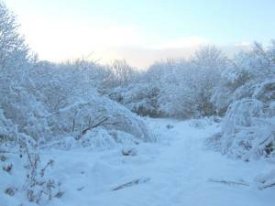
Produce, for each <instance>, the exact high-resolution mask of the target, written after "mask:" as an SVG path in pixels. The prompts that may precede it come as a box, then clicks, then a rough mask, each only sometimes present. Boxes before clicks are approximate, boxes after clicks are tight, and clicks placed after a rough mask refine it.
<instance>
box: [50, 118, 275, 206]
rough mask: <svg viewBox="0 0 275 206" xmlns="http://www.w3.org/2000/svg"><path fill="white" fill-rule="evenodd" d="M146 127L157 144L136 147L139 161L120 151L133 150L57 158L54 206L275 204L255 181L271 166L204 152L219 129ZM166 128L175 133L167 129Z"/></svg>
mask: <svg viewBox="0 0 275 206" xmlns="http://www.w3.org/2000/svg"><path fill="white" fill-rule="evenodd" d="M146 121H147V122H148V124H149V127H150V128H151V130H152V131H153V132H154V133H155V135H156V137H157V138H158V142H157V143H143V144H140V145H136V146H134V149H135V150H136V152H137V155H136V156H123V155H122V154H121V150H122V149H132V148H133V146H123V148H115V149H113V150H111V151H102V152H89V151H67V152H60V151H59V152H55V155H54V159H55V160H56V162H57V163H58V164H56V167H57V171H55V173H56V172H57V173H58V174H59V176H60V177H61V179H62V181H63V182H64V184H63V186H64V187H65V195H64V197H62V198H61V199H60V200H56V201H55V202H54V205H66V206H69V205H73V206H75V205H80V206H86V205H87V206H88V205H97V206H101V205H102V206H108V205H112V206H124V205H125V206H126V205H127V206H147V205H148V206H162V205H163V206H177V205H180V206H183V205H184V206H188V205H192V206H196V205H197V206H205V205H206V206H208V205H209V206H216V205H217V206H227V205H230V206H233V205H234V206H238V205H240V206H244V205H249V206H253V205H255V206H272V205H273V204H274V202H275V195H274V194H275V191H274V189H267V190H264V191H260V190H259V189H258V188H257V187H256V185H255V183H254V178H255V176H256V175H257V174H259V173H261V172H262V169H263V168H267V167H269V165H266V164H263V163H262V162H251V163H245V162H242V161H238V160H231V159H228V158H226V157H224V156H222V155H220V154H219V153H215V152H213V151H209V150H206V149H205V148H204V146H203V141H204V139H205V138H207V137H208V136H210V135H211V134H213V133H215V132H216V131H217V129H218V125H217V124H214V123H211V122H210V121H206V120H201V121H199V120H193V121H185V122H180V121H173V120H152V119H147V120H146ZM168 124H170V125H173V128H170V129H168V128H167V125H168ZM194 125H197V126H198V127H195V126H194ZM127 147H128V148H127ZM47 156H48V155H47ZM238 183H241V184H238ZM116 188H118V189H116Z"/></svg>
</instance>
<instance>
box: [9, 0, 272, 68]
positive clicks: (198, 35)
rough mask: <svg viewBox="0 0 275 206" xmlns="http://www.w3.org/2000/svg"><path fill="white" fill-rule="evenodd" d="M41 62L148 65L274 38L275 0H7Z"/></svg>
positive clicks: (264, 41) (21, 30)
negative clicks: (204, 49)
mask: <svg viewBox="0 0 275 206" xmlns="http://www.w3.org/2000/svg"><path fill="white" fill-rule="evenodd" d="M4 2H5V3H6V4H7V6H8V7H9V8H10V9H11V10H12V11H13V12H14V13H15V14H16V15H17V20H18V22H19V23H20V24H21V29H20V32H21V33H22V34H24V36H25V38H26V40H27V42H28V44H29V45H30V47H31V48H32V49H33V50H34V51H35V52H37V53H38V55H39V58H40V59H42V60H50V61H65V60H68V59H74V58H82V57H83V58H92V59H95V60H98V61H99V62H101V63H109V62H111V60H113V59H116V58H118V59H123V58H124V59H126V61H128V62H129V63H130V64H131V65H133V66H136V67H147V66H148V65H149V64H151V63H153V62H154V61H156V60H158V59H165V58H172V57H174V58H177V57H181V56H183V57H186V56H189V55H190V54H192V52H193V51H194V49H195V48H198V47H199V46H201V45H206V44H216V45H218V46H225V47H228V46H232V47H234V46H238V45H246V44H248V43H250V42H252V41H254V40H257V41H259V42H263V43H266V42H268V41H269V40H271V39H273V38H275V12H274V11H275V0H136V1H134V0H4Z"/></svg>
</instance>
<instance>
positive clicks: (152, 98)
mask: <svg viewBox="0 0 275 206" xmlns="http://www.w3.org/2000/svg"><path fill="white" fill-rule="evenodd" d="M159 95H160V91H159V89H158V88H157V87H155V86H153V85H150V84H141V83H136V84H131V85H129V86H127V87H117V88H115V89H114V90H113V91H112V93H111V94H109V97H110V98H111V99H113V100H115V101H117V102H119V103H121V104H123V105H124V106H126V107H127V108H128V109H130V110H131V111H132V112H135V113H137V114H139V115H141V116H151V117H157V116H161V112H160V111H159V102H158V100H159V99H158V97H159Z"/></svg>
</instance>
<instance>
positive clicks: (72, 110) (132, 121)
mask: <svg viewBox="0 0 275 206" xmlns="http://www.w3.org/2000/svg"><path fill="white" fill-rule="evenodd" d="M98 126H100V127H102V128H105V129H106V130H110V131H111V130H117V131H123V132H126V133H129V134H131V135H133V136H134V137H136V138H137V139H141V140H144V141H150V135H149V132H148V130H147V128H146V126H145V124H144V123H143V121H142V120H141V119H140V118H139V117H138V116H136V115H134V114H133V113H131V112H130V111H129V110H127V109H126V108H124V107H123V106H121V105H119V104H118V103H115V102H113V101H111V100H109V99H108V98H106V97H100V96H97V94H96V93H95V94H94V98H92V99H90V100H89V101H82V102H81V101H80V102H77V103H75V104H73V105H70V106H68V107H65V108H62V109H60V110H59V111H58V112H57V113H55V114H53V115H51V116H50V117H49V127H50V128H51V132H52V134H54V135H55V138H56V137H57V136H59V137H60V136H61V137H62V136H67V135H72V136H75V137H76V139H80V138H81V136H83V135H84V134H85V133H86V132H88V131H91V130H93V129H94V128H95V127H98ZM50 136H51V135H50Z"/></svg>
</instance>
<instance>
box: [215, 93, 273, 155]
mask: <svg viewBox="0 0 275 206" xmlns="http://www.w3.org/2000/svg"><path fill="white" fill-rule="evenodd" d="M270 106H271V105H270V104H265V103H264V102H262V101H260V100H257V99H252V98H243V99H241V100H237V101H235V102H233V103H232V104H231V105H230V106H229V109H228V111H227V112H226V115H225V118H224V120H223V123H222V132H221V133H220V134H218V135H216V136H215V137H212V141H213V142H212V143H213V144H218V145H219V146H218V147H217V148H216V149H218V150H220V151H221V152H222V153H224V154H228V155H229V156H232V157H237V158H242V159H245V160H248V159H250V158H259V157H261V156H266V157H268V156H272V155H273V154H274V144H275V121H274V120H275V117H274V114H272V113H271V111H272V109H271V108H270Z"/></svg>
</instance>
